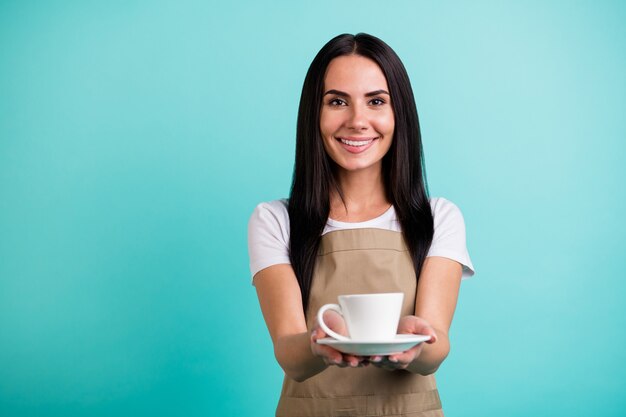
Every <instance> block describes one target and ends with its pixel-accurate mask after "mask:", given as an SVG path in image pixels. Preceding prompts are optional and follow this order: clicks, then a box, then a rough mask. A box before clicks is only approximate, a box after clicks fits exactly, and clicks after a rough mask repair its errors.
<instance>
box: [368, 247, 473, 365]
mask: <svg viewBox="0 0 626 417" xmlns="http://www.w3.org/2000/svg"><path fill="white" fill-rule="evenodd" d="M461 273H462V267H461V264H459V263H458V262H456V261H453V260H451V259H448V258H442V257H429V258H426V260H425V261H424V266H423V267H422V272H421V274H420V279H419V282H418V287H417V295H416V299H415V316H406V317H403V318H402V319H401V321H400V325H399V327H398V330H399V332H400V333H409V334H410V333H413V334H430V335H431V336H433V338H432V339H431V340H430V341H429V342H427V343H421V344H419V345H417V346H416V347H414V348H412V349H410V350H408V351H406V352H403V353H402V354H397V355H390V356H389V357H387V358H381V357H374V358H372V362H374V363H376V362H378V363H377V365H378V366H381V367H383V368H385V369H389V370H394V369H406V370H407V371H409V372H413V373H419V374H422V375H428V374H432V373H434V372H435V371H436V370H437V369H438V368H439V366H440V365H441V363H442V362H443V361H444V359H445V358H446V357H447V356H448V353H449V352H450V340H449V338H448V331H449V330H450V325H451V323H452V317H453V315H454V310H455V308H456V303H457V299H458V295H459V287H460V283H461Z"/></svg>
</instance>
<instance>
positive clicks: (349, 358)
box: [343, 355, 361, 368]
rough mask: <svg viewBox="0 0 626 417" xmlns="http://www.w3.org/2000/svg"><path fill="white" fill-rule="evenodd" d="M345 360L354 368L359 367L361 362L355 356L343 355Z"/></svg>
mask: <svg viewBox="0 0 626 417" xmlns="http://www.w3.org/2000/svg"><path fill="white" fill-rule="evenodd" d="M343 360H344V361H345V362H346V363H347V364H349V365H350V366H351V367H353V368H356V367H357V366H359V363H360V362H361V361H360V360H359V358H358V357H356V356H354V355H343Z"/></svg>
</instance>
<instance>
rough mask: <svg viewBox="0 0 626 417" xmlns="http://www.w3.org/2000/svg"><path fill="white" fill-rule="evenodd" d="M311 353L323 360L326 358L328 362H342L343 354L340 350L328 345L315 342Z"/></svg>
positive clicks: (332, 363) (333, 363)
mask: <svg viewBox="0 0 626 417" xmlns="http://www.w3.org/2000/svg"><path fill="white" fill-rule="evenodd" d="M313 353H314V354H315V355H317V356H321V357H322V358H323V359H324V360H327V361H328V363H329V364H331V365H335V364H338V363H341V362H343V356H342V354H341V352H339V351H337V350H335V349H333V348H331V347H329V346H324V345H320V344H317V343H316V346H315V348H314V351H313Z"/></svg>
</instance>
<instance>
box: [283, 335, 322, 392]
mask: <svg viewBox="0 0 626 417" xmlns="http://www.w3.org/2000/svg"><path fill="white" fill-rule="evenodd" d="M274 354H275V356H276V360H277V361H278V363H279V365H280V366H281V367H282V368H283V370H284V371H285V374H287V376H288V377H290V378H292V379H294V380H296V381H298V382H302V381H304V380H306V379H308V378H310V377H312V376H314V375H317V374H318V373H320V372H322V371H323V370H324V369H326V367H327V365H326V364H325V363H324V360H323V359H322V358H321V357H318V356H314V355H313V352H312V351H311V335H310V334H309V333H306V332H305V333H299V334H294V335H289V336H283V337H279V338H277V339H276V341H275V342H274Z"/></svg>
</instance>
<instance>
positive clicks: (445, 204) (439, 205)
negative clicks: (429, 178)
mask: <svg viewBox="0 0 626 417" xmlns="http://www.w3.org/2000/svg"><path fill="white" fill-rule="evenodd" d="M429 202H430V209H431V210H432V212H433V218H435V219H436V218H437V217H443V216H462V214H461V210H460V209H459V208H458V207H457V205H456V204H454V203H453V202H452V201H450V200H447V199H445V198H443V197H432V198H431V199H430V200H429Z"/></svg>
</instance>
